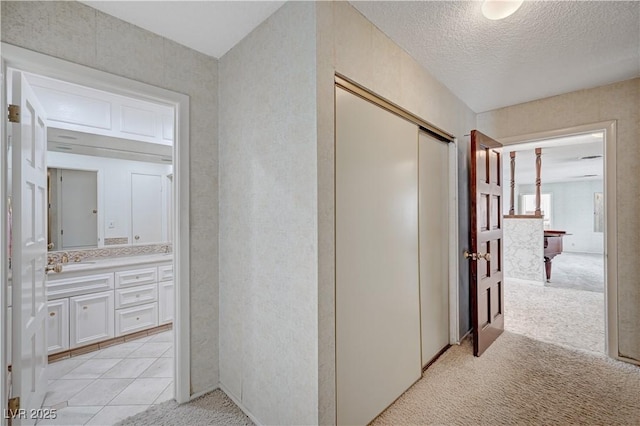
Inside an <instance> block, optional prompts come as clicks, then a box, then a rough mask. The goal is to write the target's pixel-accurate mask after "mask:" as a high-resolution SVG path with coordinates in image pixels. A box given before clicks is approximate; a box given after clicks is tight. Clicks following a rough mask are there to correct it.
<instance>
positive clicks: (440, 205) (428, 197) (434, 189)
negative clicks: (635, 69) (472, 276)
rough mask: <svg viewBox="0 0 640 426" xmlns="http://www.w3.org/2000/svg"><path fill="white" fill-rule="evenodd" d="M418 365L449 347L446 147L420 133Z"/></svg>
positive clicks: (447, 147) (447, 152) (447, 161)
mask: <svg viewBox="0 0 640 426" xmlns="http://www.w3.org/2000/svg"><path fill="white" fill-rule="evenodd" d="M418 151H419V166H418V169H419V172H418V174H419V176H420V178H419V183H418V186H419V194H420V197H419V205H420V218H419V221H420V311H421V316H420V319H421V321H422V365H423V366H424V365H427V364H428V363H429V361H431V360H432V359H433V358H434V357H435V356H436V355H438V353H439V352H440V351H441V350H442V349H444V348H445V347H446V346H447V345H448V344H449V232H450V231H449V229H450V228H449V144H448V143H447V142H442V141H439V140H438V139H436V138H434V137H432V136H429V135H428V134H427V133H424V132H420V136H419V144H418Z"/></svg>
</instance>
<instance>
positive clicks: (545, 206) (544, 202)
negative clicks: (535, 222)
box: [520, 194, 551, 229]
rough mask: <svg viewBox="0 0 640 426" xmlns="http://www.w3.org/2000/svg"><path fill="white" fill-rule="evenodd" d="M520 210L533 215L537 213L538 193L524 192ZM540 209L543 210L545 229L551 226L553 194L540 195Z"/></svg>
mask: <svg viewBox="0 0 640 426" xmlns="http://www.w3.org/2000/svg"><path fill="white" fill-rule="evenodd" d="M521 203H522V204H521V206H520V211H521V212H522V214H524V215H531V216H533V215H534V214H535V213H536V195H535V194H524V195H522V196H521ZM540 210H542V217H543V223H544V229H550V228H551V194H541V195H540Z"/></svg>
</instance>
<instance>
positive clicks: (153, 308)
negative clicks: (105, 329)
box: [116, 303, 158, 336]
mask: <svg viewBox="0 0 640 426" xmlns="http://www.w3.org/2000/svg"><path fill="white" fill-rule="evenodd" d="M156 325H158V304H157V303H148V304H146V305H140V306H134V307H133V308H126V309H119V310H117V311H116V336H122V335H123V334H129V333H133V332H136V331H140V330H144V329H145V328H151V327H155V326H156Z"/></svg>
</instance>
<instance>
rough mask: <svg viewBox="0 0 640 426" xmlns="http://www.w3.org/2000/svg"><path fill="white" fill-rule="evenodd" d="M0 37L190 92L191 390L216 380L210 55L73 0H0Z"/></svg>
mask: <svg viewBox="0 0 640 426" xmlns="http://www.w3.org/2000/svg"><path fill="white" fill-rule="evenodd" d="M1 37H2V41H3V42H6V43H10V44H13V45H16V46H20V47H24V48H26V49H30V50H34V51H37V52H41V53H44V54H47V55H50V56H55V57H57V58H61V59H66V60H68V61H71V62H75V63H78V64H82V65H86V66H89V67H91V68H95V69H98V70H102V71H106V72H109V73H112V74H117V75H120V76H123V77H127V78H130V79H133V80H137V81H141V82H144V83H148V84H152V85H154V86H158V87H162V88H165V89H169V90H172V91H175V92H179V93H184V94H187V95H189V97H190V124H189V131H190V136H191V140H190V148H191V159H190V169H191V170H190V176H189V185H190V196H191V206H190V208H191V217H190V220H191V232H190V238H191V371H192V374H191V389H192V392H193V393H197V392H201V391H204V390H208V389H211V388H214V387H217V386H218V359H217V354H218V336H217V334H218V239H217V230H218V219H217V218H218V184H217V176H218V160H217V154H218V150H217V118H218V114H217V107H218V104H217V80H218V79H217V71H218V65H217V61H216V60H215V59H213V58H210V57H208V56H206V55H202V54H200V53H197V52H195V51H193V50H191V49H188V48H186V47H184V46H182V45H179V44H177V43H175V42H173V41H170V40H167V39H164V38H162V37H159V36H157V35H155V34H152V33H150V32H148V31H145V30H142V29H140V28H139V27H136V26H133V25H131V24H128V23H125V22H123V21H121V20H119V19H116V18H114V17H112V16H110V15H106V14H104V13H101V12H98V11H97V10H95V9H93V8H90V7H88V6H86V5H84V4H81V3H78V2H66V1H64V2H9V1H2V36H1Z"/></svg>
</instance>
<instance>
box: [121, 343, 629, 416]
mask: <svg viewBox="0 0 640 426" xmlns="http://www.w3.org/2000/svg"><path fill="white" fill-rule="evenodd" d="M265 392H268V389H265ZM120 424H121V425H128V426H147V425H250V424H252V423H251V421H250V419H249V418H247V417H246V416H245V415H244V414H243V413H242V412H241V411H240V410H239V409H238V408H237V407H236V406H235V405H234V404H233V402H232V401H231V400H230V399H229V398H228V397H227V396H226V395H225V394H224V393H222V392H221V391H219V390H218V391H215V392H212V393H210V394H208V395H205V396H204V397H202V398H199V399H197V400H195V401H192V402H190V403H188V404H184V405H177V404H176V403H175V402H168V403H164V404H160V405H158V406H156V407H154V408H151V409H149V410H147V411H145V412H144V413H140V414H138V415H136V416H134V417H130V418H129V419H126V420H124V421H123V422H121V423H120ZM373 424H374V425H432V424H436V425H488V424H499V425H516V424H517V425H526V424H532V425H533V424H535V425H569V424H580V425H640V367H636V366H633V365H629V364H625V363H621V362H618V361H613V360H610V359H608V358H606V357H604V355H602V356H600V355H596V354H590V353H586V352H583V351H577V350H573V349H569V348H566V347H562V346H558V345H553V344H549V343H544V342H540V341H536V340H532V339H529V338H527V337H524V336H521V335H518V334H513V333H510V332H505V333H504V334H503V335H502V336H501V337H500V338H499V339H498V340H497V341H496V342H495V343H494V344H493V346H491V347H490V348H489V349H488V350H487V351H486V352H485V353H484V355H483V356H482V357H480V358H475V357H473V355H472V348H471V342H470V341H469V340H466V341H465V342H464V343H463V344H462V345H461V346H453V347H452V348H451V349H449V350H448V351H447V352H446V353H445V354H444V355H442V357H441V358H440V359H439V360H438V361H437V362H436V363H435V364H434V365H433V366H431V368H429V369H428V370H427V372H426V373H425V375H424V377H423V378H422V379H420V381H418V383H416V384H415V385H414V386H413V387H412V388H411V389H409V390H408V391H407V392H405V393H404V395H402V396H401V397H400V398H399V399H398V400H397V401H396V402H395V404H393V405H392V406H391V407H389V409H387V410H386V411H385V412H384V413H383V414H381V415H380V416H379V417H378V418H377V419H376V420H375V421H374V422H373Z"/></svg>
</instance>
